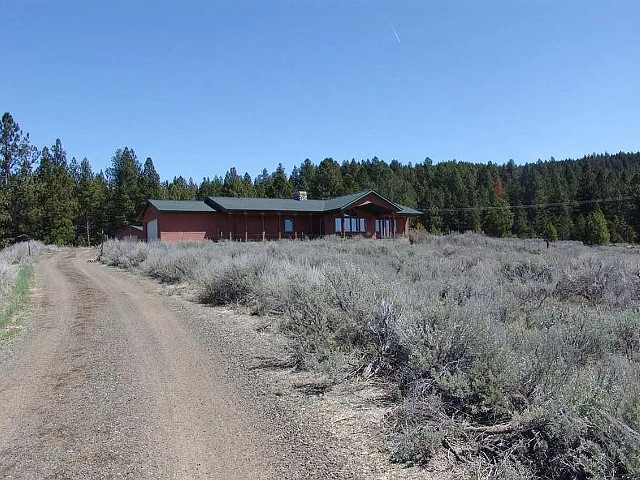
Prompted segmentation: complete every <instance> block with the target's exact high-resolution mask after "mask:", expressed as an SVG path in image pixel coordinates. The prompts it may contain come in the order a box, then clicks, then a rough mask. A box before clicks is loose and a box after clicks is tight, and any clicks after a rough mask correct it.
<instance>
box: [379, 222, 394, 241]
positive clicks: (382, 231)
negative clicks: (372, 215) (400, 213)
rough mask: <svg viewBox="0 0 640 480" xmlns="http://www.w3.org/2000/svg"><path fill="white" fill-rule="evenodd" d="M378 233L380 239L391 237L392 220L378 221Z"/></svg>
mask: <svg viewBox="0 0 640 480" xmlns="http://www.w3.org/2000/svg"><path fill="white" fill-rule="evenodd" d="M376 233H377V234H378V235H379V236H380V238H389V237H391V220H376Z"/></svg>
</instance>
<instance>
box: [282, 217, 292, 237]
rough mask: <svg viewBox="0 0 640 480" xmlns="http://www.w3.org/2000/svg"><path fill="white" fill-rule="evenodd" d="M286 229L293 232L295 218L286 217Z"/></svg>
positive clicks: (287, 231)
mask: <svg viewBox="0 0 640 480" xmlns="http://www.w3.org/2000/svg"><path fill="white" fill-rule="evenodd" d="M284 231H285V232H286V233H292V232H293V218H285V219H284Z"/></svg>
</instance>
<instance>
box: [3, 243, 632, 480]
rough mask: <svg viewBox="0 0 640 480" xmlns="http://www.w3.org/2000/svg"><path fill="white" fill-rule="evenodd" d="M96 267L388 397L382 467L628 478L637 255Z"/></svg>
mask: <svg viewBox="0 0 640 480" xmlns="http://www.w3.org/2000/svg"><path fill="white" fill-rule="evenodd" d="M102 260H103V261H104V262H105V263H107V264H110V265H114V266H118V267H121V268H126V269H130V270H134V271H137V272H139V273H141V274H144V275H148V276H151V277H154V278H157V279H159V280H160V281H162V282H171V283H177V282H180V283H183V284H185V285H186V286H187V288H188V290H189V291H191V292H193V293H194V294H195V296H196V298H197V299H198V301H200V302H202V303H206V304H211V305H225V306H229V305H231V306H236V307H238V308H243V309H249V310H250V311H251V312H252V313H254V314H256V315H261V316H263V317H264V318H265V319H266V320H265V322H266V324H267V326H268V328H271V329H273V330H275V331H278V332H280V333H281V334H282V335H284V336H286V337H287V338H288V342H287V345H288V347H287V350H286V351H284V352H282V358H281V359H280V362H281V364H282V365H283V366H289V367H292V368H297V369H309V370H315V371H318V372H321V373H322V374H324V375H325V376H327V377H328V378H330V379H331V380H332V381H333V382H344V381H350V379H352V378H356V377H358V378H363V377H364V378H370V379H375V378H380V379H384V380H385V382H388V383H390V384H391V385H393V386H394V391H395V395H396V399H397V404H396V406H395V408H394V410H393V413H392V414H391V415H390V416H389V418H388V427H389V428H388V447H389V452H390V456H391V458H392V459H393V460H394V461H398V462H406V463H411V464H423V465H426V466H428V465H429V464H430V462H433V461H436V460H437V461H442V459H443V458H447V459H449V461H451V462H452V463H453V464H455V466H456V468H458V469H462V470H464V471H465V472H466V475H467V477H469V478H500V479H510V478H513V479H516V478H517V479H534V478H536V479H537V478H544V479H552V478H554V479H558V478H559V479H569V478H607V477H614V476H616V477H620V476H624V475H628V474H637V473H639V472H640V435H639V433H638V432H639V430H640V363H639V362H640V250H638V249H635V248H630V247H591V248H590V247H585V246H583V245H581V244H578V243H574V242H560V243H557V244H552V246H551V248H550V249H547V248H545V244H544V242H541V241H536V240H517V239H494V238H488V237H485V236H481V235H477V234H463V235H449V236H431V235H427V234H421V235H417V236H415V237H414V242H413V244H409V242H407V241H406V240H393V241H379V240H378V241H377V240H365V239H351V240H341V239H337V238H336V239H324V240H314V241H280V242H266V243H246V244H243V243H220V244H213V243H202V244H183V245H167V244H162V243H155V244H146V243H136V242H117V241H110V242H108V243H106V244H105V248H104V256H103V258H102ZM0 268H1V267H0ZM0 271H1V270H0ZM0 277H1V275H0Z"/></svg>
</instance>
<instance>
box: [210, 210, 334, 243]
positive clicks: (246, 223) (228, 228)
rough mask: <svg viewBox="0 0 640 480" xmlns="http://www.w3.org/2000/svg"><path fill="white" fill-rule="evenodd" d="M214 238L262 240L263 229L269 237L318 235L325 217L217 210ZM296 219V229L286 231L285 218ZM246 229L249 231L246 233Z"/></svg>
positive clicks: (271, 238)
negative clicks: (220, 211)
mask: <svg viewBox="0 0 640 480" xmlns="http://www.w3.org/2000/svg"><path fill="white" fill-rule="evenodd" d="M213 216H214V217H215V220H214V226H215V235H214V238H215V239H221V240H229V239H232V240H240V241H244V240H245V238H246V239H247V240H249V241H252V240H262V238H263V237H262V232H263V231H264V238H265V239H266V240H276V239H279V238H298V237H301V236H303V235H304V236H307V237H309V236H317V235H319V234H320V231H321V228H322V226H321V223H322V216H320V215H311V216H309V214H293V213H286V212H285V213H281V214H279V215H278V214H277V213H265V214H264V215H262V214H255V213H251V214H246V215H245V214H244V213H231V214H229V213H219V214H218V213H216V214H213ZM286 219H292V220H293V231H292V232H286V231H285V220H286ZM245 232H246V233H245Z"/></svg>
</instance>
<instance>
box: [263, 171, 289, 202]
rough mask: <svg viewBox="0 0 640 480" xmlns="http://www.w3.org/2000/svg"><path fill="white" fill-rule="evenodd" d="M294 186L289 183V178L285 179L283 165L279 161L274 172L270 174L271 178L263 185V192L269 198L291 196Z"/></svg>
mask: <svg viewBox="0 0 640 480" xmlns="http://www.w3.org/2000/svg"><path fill="white" fill-rule="evenodd" d="M294 188H295V187H294V186H293V185H292V184H291V183H289V180H287V176H286V175H285V173H284V167H283V166H282V164H281V163H280V164H278V168H277V169H276V171H275V173H274V174H273V175H271V178H269V180H268V181H267V183H266V185H265V186H264V193H265V194H266V196H267V197H269V198H291V196H292V195H293V192H294V191H295V190H294Z"/></svg>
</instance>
